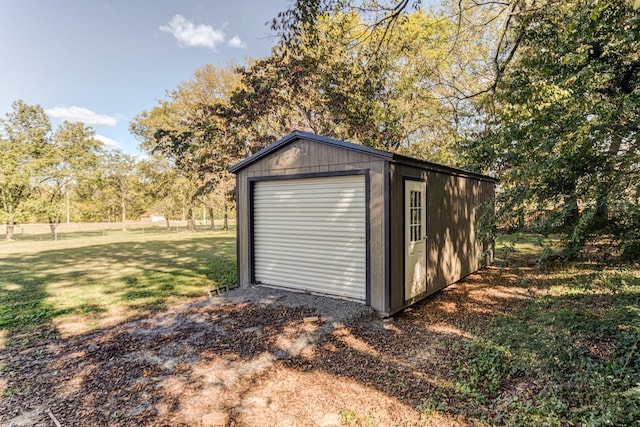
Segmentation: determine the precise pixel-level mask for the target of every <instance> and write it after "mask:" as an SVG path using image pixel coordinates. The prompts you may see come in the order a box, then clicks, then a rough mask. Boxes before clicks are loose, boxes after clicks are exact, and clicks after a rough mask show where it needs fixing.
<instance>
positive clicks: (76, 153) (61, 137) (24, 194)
mask: <svg viewBox="0 0 640 427" xmlns="http://www.w3.org/2000/svg"><path fill="white" fill-rule="evenodd" d="M13 109H14V111H13V112H12V113H9V114H7V118H6V119H5V120H3V121H2V125H3V131H2V132H1V133H0V150H1V151H2V152H3V156H2V158H1V159H0V202H1V204H2V206H1V209H0V220H1V221H2V222H3V223H5V224H6V225H7V230H8V231H7V239H11V230H12V228H13V226H14V225H15V224H18V223H20V222H25V221H34V220H36V221H45V222H48V223H49V224H50V226H51V232H52V234H54V233H55V228H56V226H57V225H58V224H59V223H60V222H61V220H62V217H63V216H64V213H65V209H64V201H65V198H68V197H70V194H71V192H72V191H73V188H74V187H75V186H76V185H77V184H78V183H79V182H80V181H82V180H83V179H85V178H86V177H87V175H88V173H89V171H91V170H93V169H94V168H95V165H96V163H97V158H98V154H99V152H100V149H101V146H102V144H101V143H100V142H99V141H98V140H96V139H95V138H94V135H95V134H94V132H93V130H92V129H91V128H88V127H85V126H84V125H83V124H81V123H69V122H66V121H65V122H63V123H62V124H61V125H60V126H59V127H58V128H57V129H56V130H55V132H54V133H53V134H51V124H50V123H49V119H48V118H47V116H46V115H45V113H44V110H43V109H42V107H40V106H29V105H26V104H25V103H24V102H22V101H16V102H15V103H14V104H13Z"/></svg>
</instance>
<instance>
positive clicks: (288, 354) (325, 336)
mask: <svg viewBox="0 0 640 427" xmlns="http://www.w3.org/2000/svg"><path fill="white" fill-rule="evenodd" d="M522 272H523V269H522V268H514V267H509V266H492V267H489V268H486V269H484V270H483V271H481V272H479V273H476V274H473V275H471V276H469V277H467V278H466V279H465V280H464V281H462V282H460V283H458V284H454V285H452V286H450V287H448V288H446V289H445V290H443V291H441V292H439V293H437V294H436V295H434V296H431V297H429V298H427V299H426V300H424V301H422V302H421V303H419V304H417V305H416V306H414V307H412V308H410V309H407V310H405V311H404V312H402V313H400V314H398V315H396V316H395V317H394V318H393V319H388V320H383V319H380V318H379V317H377V316H376V315H375V314H373V313H371V312H370V311H369V310H367V309H365V308H364V307H363V306H360V308H357V307H356V308H355V309H354V307H353V305H348V303H345V302H338V301H336V300H330V299H325V298H319V297H312V296H300V294H297V296H294V297H292V298H293V301H295V304H292V303H291V300H287V298H288V297H287V296H286V295H287V294H289V293H287V292H283V291H275V290H265V289H261V290H259V291H258V290H253V291H252V290H250V291H246V290H242V291H243V292H245V293H244V294H238V295H240V297H238V296H237V295H236V296H235V297H234V294H233V292H235V291H232V292H230V293H229V294H227V295H228V296H226V297H224V296H223V297H218V298H214V299H213V301H211V302H210V301H207V300H203V301H199V302H197V303H194V304H190V305H186V306H181V307H178V308H174V309H173V310H171V311H166V312H162V313H157V314H154V315H152V316H150V317H147V318H144V319H138V320H134V321H129V322H126V323H122V324H119V325H117V326H115V327H110V328H105V329H101V330H97V331H93V332H91V333H88V334H85V335H81V336H74V337H69V338H61V337H60V336H59V334H57V333H56V332H55V331H52V330H47V329H42V330H40V331H39V332H38V334H37V335H34V334H31V335H25V336H22V337H20V336H14V337H12V342H14V343H18V344H14V345H13V346H11V347H9V348H4V349H2V350H0V367H4V368H2V370H1V371H0V391H1V392H2V396H3V397H2V400H1V402H0V425H3V426H53V425H55V424H54V420H53V419H54V418H55V419H56V420H58V421H59V423H60V424H61V425H62V426H106V425H110V426H130V425H137V426H180V425H186V426H198V425H201V424H202V420H203V416H206V415H207V414H211V413H222V414H227V415H228V416H229V423H230V425H233V426H330V425H339V424H340V422H342V423H343V424H346V425H362V426H367V425H371V426H396V425H400V426H410V425H437V426H440V425H442V426H447V425H467V424H469V423H470V422H469V421H468V420H465V419H464V418H462V417H457V418H454V416H452V415H443V414H439V413H438V412H437V411H428V410H425V407H424V403H425V400H426V399H427V398H429V396H430V395H431V394H432V393H433V391H434V390H435V389H436V388H437V387H443V386H444V387H446V386H447V384H448V383H447V382H448V377H449V376H448V375H447V372H448V371H449V370H450V369H451V357H448V356H449V355H450V350H449V349H450V348H451V347H452V345H453V344H454V343H456V342H461V341H464V340H467V339H469V338H471V337H472V336H474V334H475V333H476V332H478V331H480V330H482V329H483V328H485V327H486V326H487V325H488V324H489V323H490V322H491V321H492V319H494V318H495V316H497V315H498V314H500V313H507V312H509V311H511V310H514V309H517V308H518V307H519V306H520V305H521V303H522V301H524V300H526V299H527V298H528V291H527V290H526V289H524V288H521V287H519V286H518V283H519V282H518V279H519V277H520V275H521V274H522ZM247 292H258V293H260V295H261V298H250V297H248V296H247V295H248V294H247ZM264 295H268V297H264ZM269 295H270V296H269ZM305 298H306V299H305ZM318 298H319V299H318ZM286 301H288V302H286ZM314 301H323V302H322V303H321V304H315V303H314ZM327 307H334V308H333V312H329V313H327V310H328V308H327ZM341 312H343V313H344V316H341V314H340V313H341ZM312 316H319V320H317V321H307V322H305V321H304V318H305V317H312Z"/></svg>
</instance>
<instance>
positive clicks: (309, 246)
mask: <svg viewBox="0 0 640 427" xmlns="http://www.w3.org/2000/svg"><path fill="white" fill-rule="evenodd" d="M365 201H366V196H365V181H364V176H362V175H350V176H339V177H322V178H303V179H290V180H274V181H259V182H256V183H255V185H254V191H253V218H254V221H253V222H254V225H253V230H254V273H255V280H256V281H257V282H260V283H264V284H270V285H275V286H283V287H288V288H295V289H302V290H307V291H311V292H319V293H327V294H332V295H340V296H345V297H349V298H354V299H358V300H364V299H365V297H366V224H365V220H366V207H365Z"/></svg>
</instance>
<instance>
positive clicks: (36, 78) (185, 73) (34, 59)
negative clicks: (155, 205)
mask: <svg viewBox="0 0 640 427" xmlns="http://www.w3.org/2000/svg"><path fill="white" fill-rule="evenodd" d="M288 5H289V2H288V1H287V0H268V1H266V0H232V1H220V0H210V1H195V0H186V1H162V0H160V1H151V0H148V1H142V0H116V1H94V0H75V1H72V0H51V1H50V0H40V1H34V0H0V58H2V65H1V66H0V118H3V119H4V118H5V115H6V113H7V112H10V111H11V104H12V102H13V101H15V100H18V99H22V100H23V101H25V102H26V103H27V104H30V105H34V104H38V105H41V106H42V107H43V108H44V109H45V111H46V112H47V114H48V115H49V117H50V119H51V122H52V124H53V125H54V126H56V125H57V124H58V123H60V120H62V119H67V120H71V121H82V122H84V123H86V124H87V125H89V126H91V127H93V129H94V130H95V131H96V134H97V135H98V137H99V138H100V139H102V140H103V141H104V142H105V143H106V144H107V145H108V146H112V147H116V148H120V149H122V150H123V151H124V152H126V153H130V154H136V153H138V151H137V145H138V142H137V141H136V140H135V139H134V138H133V136H131V135H130V134H129V131H128V128H129V122H130V120H131V119H132V118H133V117H134V116H136V115H137V114H139V113H141V112H142V111H144V110H149V109H151V108H152V107H153V106H154V105H155V104H156V103H157V101H158V100H159V99H163V98H164V97H165V94H166V91H169V90H172V89H175V88H176V87H177V86H178V84H179V83H180V82H182V81H184V80H187V79H189V78H190V77H191V76H192V75H193V73H194V71H196V70H197V69H198V68H200V67H202V66H204V65H205V64H213V65H218V66H223V65H226V64H227V63H228V62H229V61H230V60H235V61H236V62H238V63H243V62H244V60H245V58H247V57H254V58H257V57H264V56H266V55H268V54H269V53H270V49H271V47H272V46H273V44H274V43H275V38H274V37H273V34H272V31H271V29H270V28H269V26H268V25H265V23H267V22H269V23H270V22H271V20H272V19H273V18H274V17H275V16H276V15H277V13H278V12H279V11H281V10H284V9H286V8H287V7H288Z"/></svg>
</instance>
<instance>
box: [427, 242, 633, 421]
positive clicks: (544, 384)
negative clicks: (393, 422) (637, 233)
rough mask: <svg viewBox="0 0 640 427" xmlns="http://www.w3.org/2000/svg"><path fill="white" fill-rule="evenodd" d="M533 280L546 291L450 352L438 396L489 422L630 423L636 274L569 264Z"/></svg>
mask: <svg viewBox="0 0 640 427" xmlns="http://www.w3.org/2000/svg"><path fill="white" fill-rule="evenodd" d="M518 247H519V246H518V244H517V243H515V244H513V245H511V244H510V243H508V242H507V244H506V245H505V248H507V249H506V252H505V253H506V254H508V255H510V256H511V255H512V254H513V253H515V252H517V251H518ZM541 252H542V253H543V255H548V254H549V250H548V246H544V245H543V246H542V249H541ZM536 286H537V287H538V288H540V289H546V290H548V292H546V293H544V294H538V295H537V296H536V297H534V298H532V299H531V300H530V302H529V303H528V305H527V306H526V308H525V309H524V310H521V311H520V312H517V313H514V314H512V315H509V316H502V317H498V318H496V319H495V322H494V325H493V326H492V327H491V328H489V329H487V330H486V332H485V333H482V334H481V335H479V336H477V337H475V339H473V340H471V341H468V342H466V343H464V344H461V345H460V346H459V347H458V348H456V349H455V357H454V362H453V368H454V369H453V377H454V378H452V381H453V382H454V383H455V386H456V387H455V388H454V389H453V390H450V389H444V388H442V389H439V393H440V394H442V395H443V399H444V400H449V401H450V400H452V399H453V400H455V401H457V402H458V403H457V404H456V405H455V406H456V412H458V413H459V412H460V408H464V409H463V412H464V413H465V415H466V416H468V417H473V418H476V419H478V420H482V421H484V422H487V423H489V424H504V425H514V426H515V425H517V426H519V425H593V426H600V425H637V423H638V420H640V349H639V348H638V347H639V346H640V271H639V270H637V269H631V268H626V269H625V268H619V267H618V268H615V269H602V268H601V267H599V266H598V265H595V264H571V265H570V266H566V267H563V268H557V269H555V270H548V271H546V273H539V274H538V275H537V279H536ZM430 409H433V408H432V407H431V408H430Z"/></svg>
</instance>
